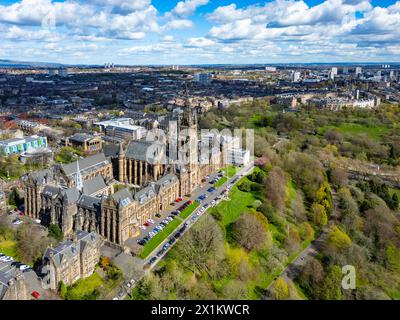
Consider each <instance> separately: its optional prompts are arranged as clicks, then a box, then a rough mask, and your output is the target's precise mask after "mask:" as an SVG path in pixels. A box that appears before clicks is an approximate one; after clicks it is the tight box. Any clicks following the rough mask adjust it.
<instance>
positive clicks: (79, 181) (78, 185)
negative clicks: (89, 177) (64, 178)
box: [75, 160, 83, 191]
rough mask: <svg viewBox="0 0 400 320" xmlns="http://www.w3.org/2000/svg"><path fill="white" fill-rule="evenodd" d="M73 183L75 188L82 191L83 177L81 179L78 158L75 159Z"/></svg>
mask: <svg viewBox="0 0 400 320" xmlns="http://www.w3.org/2000/svg"><path fill="white" fill-rule="evenodd" d="M75 185H76V188H77V189H78V190H79V191H82V189H83V179H82V174H81V170H80V168H79V160H77V161H76V176H75Z"/></svg>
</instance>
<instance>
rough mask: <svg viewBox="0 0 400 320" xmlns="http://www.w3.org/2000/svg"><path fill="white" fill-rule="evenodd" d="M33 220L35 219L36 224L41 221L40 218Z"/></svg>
mask: <svg viewBox="0 0 400 320" xmlns="http://www.w3.org/2000/svg"><path fill="white" fill-rule="evenodd" d="M33 221H35V222H36V223H37V224H40V223H41V222H42V221H41V220H40V219H35V220H33Z"/></svg>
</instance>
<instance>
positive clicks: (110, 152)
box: [103, 143, 119, 158]
mask: <svg viewBox="0 0 400 320" xmlns="http://www.w3.org/2000/svg"><path fill="white" fill-rule="evenodd" d="M118 152H119V145H118V144H115V143H110V144H106V145H104V146H103V153H104V155H105V156H106V157H107V158H108V157H112V158H115V157H117V156H118Z"/></svg>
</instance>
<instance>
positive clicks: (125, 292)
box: [115, 164, 253, 300]
mask: <svg viewBox="0 0 400 320" xmlns="http://www.w3.org/2000/svg"><path fill="white" fill-rule="evenodd" d="M252 169H253V164H251V165H248V166H245V167H243V168H240V170H238V171H237V172H236V173H235V175H233V176H232V177H230V178H228V179H227V181H226V182H225V183H224V184H223V185H221V186H220V187H219V188H217V189H216V190H215V191H214V192H212V193H209V192H208V191H207V189H209V188H210V187H211V186H212V185H211V184H209V183H208V182H206V183H205V184H204V185H202V186H201V187H199V188H198V189H197V190H196V191H195V192H194V193H193V194H192V195H191V197H190V198H186V199H185V201H188V200H192V201H195V200H196V199H197V198H198V197H199V196H200V195H202V194H204V193H206V194H208V198H206V199H205V200H204V201H202V203H201V204H200V206H199V207H198V208H197V209H196V210H194V211H193V212H192V213H191V214H190V215H189V216H188V217H187V218H186V219H182V220H183V223H182V224H180V225H179V227H177V229H176V230H175V231H174V232H172V233H171V235H170V236H169V237H167V238H166V239H165V240H164V241H163V242H162V243H160V245H159V246H157V247H156V248H155V249H154V250H153V252H152V254H151V255H149V256H148V258H147V259H146V260H139V259H137V261H141V266H140V267H141V270H143V268H144V266H145V265H146V264H148V262H149V260H150V259H151V258H152V257H156V260H155V261H154V262H153V263H152V264H151V265H149V268H147V269H146V270H145V271H143V273H142V274H141V276H139V277H135V280H136V282H135V283H137V282H138V281H140V280H141V279H142V278H143V277H144V276H145V274H146V273H148V272H151V271H152V269H153V268H154V267H155V266H156V265H157V263H158V262H159V261H160V260H161V259H163V258H164V257H165V255H166V254H167V253H168V251H169V250H170V249H171V248H172V247H173V246H174V245H175V244H176V243H177V242H178V241H179V240H180V239H181V238H182V236H183V235H184V233H186V232H187V231H188V230H189V229H190V228H191V227H192V226H193V225H194V224H195V222H196V221H197V220H198V219H195V220H194V221H193V220H192V219H193V217H194V216H196V215H197V212H198V210H199V209H200V208H201V207H203V206H204V205H205V204H208V205H209V206H208V209H209V208H210V207H211V202H212V201H213V200H215V199H216V198H218V197H221V191H222V190H224V189H225V188H226V187H227V186H228V185H234V184H236V183H237V182H239V181H240V178H241V177H242V176H243V175H245V174H248V173H250V172H251V170H252ZM216 175H217V173H214V174H212V175H210V179H208V181H210V180H212V179H213V178H214V177H215V176H216ZM235 179H236V181H235V182H233V181H234V180H235ZM227 195H229V192H228V193H227ZM220 201H224V200H223V199H221V200H219V201H218V202H220ZM218 202H217V201H216V203H215V204H214V205H216V204H217V203H218ZM183 203H184V201H182V202H180V203H179V204H178V205H175V206H174V209H172V210H169V211H168V212H170V211H173V210H176V208H178V207H179V206H180V205H181V204H183ZM206 212H207V210H205V211H204V212H203V213H202V214H201V215H204V214H205V213H206ZM166 215H168V213H167V214H166ZM163 216H165V214H163ZM160 219H162V218H160ZM160 219H159V220H160ZM180 219H181V218H180ZM184 224H186V229H185V230H184V231H183V232H181V236H180V237H179V238H178V239H177V240H176V241H175V242H174V243H173V244H172V245H171V246H170V247H169V248H167V249H166V250H165V252H164V253H163V254H162V255H160V256H159V257H157V256H155V254H156V253H157V252H159V250H160V249H161V248H163V246H164V245H165V244H166V243H167V242H168V241H169V239H171V237H173V235H174V234H175V233H176V232H177V231H178V230H179V229H180V228H181V227H182V226H183V225H184ZM154 225H155V224H154ZM142 236H143V235H142ZM135 241H136V240H135ZM138 263H140V262H138ZM135 267H136V268H137V267H138V266H135ZM132 287H133V286H132V285H131V284H129V287H128V285H127V283H126V282H125V283H124V284H123V285H122V286H120V287H119V288H117V289H116V290H115V292H119V294H118V296H116V297H115V299H118V300H122V299H125V298H126V296H127V295H128V292H130V291H131V290H132Z"/></svg>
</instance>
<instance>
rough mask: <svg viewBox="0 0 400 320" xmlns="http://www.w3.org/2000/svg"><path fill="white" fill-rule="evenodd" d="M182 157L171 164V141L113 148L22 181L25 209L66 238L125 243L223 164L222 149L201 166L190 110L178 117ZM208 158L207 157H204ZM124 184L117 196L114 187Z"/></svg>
mask: <svg viewBox="0 0 400 320" xmlns="http://www.w3.org/2000/svg"><path fill="white" fill-rule="evenodd" d="M176 145H177V150H176V155H177V159H181V160H182V159H183V162H182V161H176V162H168V163H167V162H166V161H165V157H166V154H167V152H166V151H167V150H168V151H169V152H168V154H169V155H171V154H172V147H171V146H170V145H168V144H167V143H166V142H160V141H147V140H135V141H131V142H130V143H128V145H127V146H126V147H124V146H123V145H122V144H120V145H108V146H106V147H105V148H104V149H103V152H102V153H99V154H97V155H93V156H91V157H88V158H85V159H82V160H79V161H78V162H74V163H71V164H68V165H61V166H60V165H58V166H54V167H53V168H52V169H49V170H45V171H41V172H36V173H31V174H28V175H26V176H25V177H24V178H23V182H24V191H25V211H26V214H28V215H29V216H30V217H32V218H35V219H40V220H42V223H43V224H45V225H50V224H58V225H59V226H60V227H61V229H62V231H63V233H64V235H66V236H68V235H70V234H72V233H73V232H75V231H78V230H84V231H87V232H96V233H98V234H100V235H101V236H102V237H103V238H104V239H105V240H107V241H109V242H112V243H114V244H118V245H121V246H122V245H123V244H124V242H125V241H126V240H127V239H129V238H131V237H133V236H136V235H137V234H138V233H139V226H140V225H142V224H143V223H144V222H145V221H147V220H148V219H150V218H154V216H155V215H156V214H157V213H159V212H161V211H163V210H165V209H166V208H167V206H168V204H170V203H172V202H174V200H175V199H176V198H178V197H179V196H182V195H189V194H191V193H192V192H193V191H194V190H195V189H196V188H197V187H198V186H199V185H200V184H201V182H202V180H203V179H204V178H205V176H207V175H209V174H211V173H212V172H215V171H216V170H218V169H220V168H221V167H222V166H223V164H224V163H223V158H224V157H223V156H222V154H224V151H223V147H221V148H217V150H214V151H215V152H214V151H213V152H210V153H208V154H206V155H205V158H206V159H205V160H207V161H205V162H204V163H202V162H201V161H200V162H199V142H198V133H197V119H196V115H195V113H194V112H193V110H192V109H190V108H186V110H185V112H184V113H183V115H182V117H181V118H180V119H179V125H178V138H177V143H176ZM203 160H204V159H203ZM121 184H124V185H125V188H123V189H122V190H119V191H118V192H116V193H114V188H113V185H118V187H119V188H120V186H121Z"/></svg>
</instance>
